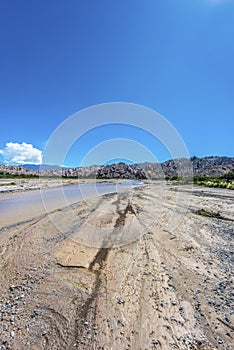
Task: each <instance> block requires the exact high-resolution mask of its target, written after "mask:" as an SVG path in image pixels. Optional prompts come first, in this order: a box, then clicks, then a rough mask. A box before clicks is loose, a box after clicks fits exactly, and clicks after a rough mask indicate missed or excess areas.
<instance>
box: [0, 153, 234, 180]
mask: <svg viewBox="0 0 234 350" xmlns="http://www.w3.org/2000/svg"><path fill="white" fill-rule="evenodd" d="M42 169H43V170H40V175H42V176H64V177H85V178H105V179H157V178H164V177H165V176H176V175H185V176H186V175H191V174H195V175H209V176H219V175H223V174H225V173H228V172H234V157H219V156H211V157H204V158H198V157H192V158H190V159H185V158H178V159H173V160H168V161H166V162H164V163H148V162H146V163H142V164H132V165H128V164H125V163H122V162H121V163H118V164H113V165H105V166H104V165H103V166H98V165H93V166H89V167H82V168H58V167H57V168H56V167H54V168H51V169H47V170H45V168H42ZM1 174H2V175H3V174H12V175H38V174H39V171H38V170H28V169H25V168H24V166H20V167H17V166H7V165H2V164H0V175H1Z"/></svg>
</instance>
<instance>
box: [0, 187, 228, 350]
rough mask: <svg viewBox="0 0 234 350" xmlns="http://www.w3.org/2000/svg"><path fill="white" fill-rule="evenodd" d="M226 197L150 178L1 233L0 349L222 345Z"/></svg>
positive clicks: (225, 192)
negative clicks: (71, 218) (71, 221)
mask: <svg viewBox="0 0 234 350" xmlns="http://www.w3.org/2000/svg"><path fill="white" fill-rule="evenodd" d="M233 198H234V193H233V191H230V190H222V189H219V190H215V191H214V190H211V189H204V188H196V189H195V191H193V189H192V188H191V187H190V186H183V187H170V186H166V187H164V188H162V186H160V185H159V184H149V185H148V186H146V187H144V188H136V189H134V190H132V191H129V192H127V193H122V194H111V195H105V196H103V197H101V198H100V197H99V198H96V199H92V200H91V201H89V202H83V201H80V202H79V203H77V204H76V205H73V206H72V209H73V213H74V215H75V216H76V217H77V221H76V225H75V226H74V227H73V229H72V230H71V229H69V231H67V232H66V231H64V232H62V233H61V232H59V230H58V227H55V225H54V224H53V223H55V222H56V223H59V222H61V223H64V222H66V220H69V215H70V214H69V213H68V212H66V211H67V209H64V210H63V211H61V210H60V211H57V212H54V213H53V214H51V215H50V216H45V217H43V218H40V219H37V220H31V221H30V222H27V223H24V224H21V225H18V226H17V225H16V226H15V227H11V228H6V229H3V230H2V231H1V234H0V269H1V276H0V281H1V286H0V290H1V299H0V311H1V313H0V317H1V326H0V345H1V346H2V349H15V350H21V349H33V350H34V349H35V350H37V349H38V350H39V349H48V350H49V349H69V350H70V349H99V350H101V349H102V350H103V349H104V350H109V349H113V350H122V349H123V350H125V349H131V350H146V349H147V350H150V349H163V350H164V349H165V350H169V349H194V350H195V349H203V350H205V349H207V350H208V349H225V350H226V349H229V350H231V349H232V348H234V291H233V282H234V280H233V277H234V271H233V264H234V250H233V235H234V233H233V219H234V202H233ZM217 212H218V213H219V216H218V217H217V216H216V217H215V214H217ZM63 227H64V226H63ZM69 227H70V226H69ZM87 243H89V245H90V246H89V247H88V246H87Z"/></svg>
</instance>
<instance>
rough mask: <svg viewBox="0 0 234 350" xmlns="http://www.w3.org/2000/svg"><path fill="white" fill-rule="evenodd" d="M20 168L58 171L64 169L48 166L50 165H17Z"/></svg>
mask: <svg viewBox="0 0 234 350" xmlns="http://www.w3.org/2000/svg"><path fill="white" fill-rule="evenodd" d="M19 166H20V167H21V168H24V169H27V170H35V171H39V170H45V171H46V170H58V169H63V168H64V167H62V166H59V165H50V164H41V165H40V164H21V165H19Z"/></svg>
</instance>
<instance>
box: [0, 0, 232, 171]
mask: <svg viewBox="0 0 234 350" xmlns="http://www.w3.org/2000/svg"><path fill="white" fill-rule="evenodd" d="M233 19H234V1H232V0H230V1H229V0H193V1H192V0H191V1H189V0H145V1H143V0H141V1H140V0H119V1H111V0H92V1H91V0H85V1H81V0H69V1H65V0H40V1H32V0H20V1H18V0H11V1H9V0H1V1H0V45H1V46H0V47H1V54H0V115H1V129H0V149H1V152H0V153H1V154H0V162H3V161H4V152H5V158H6V157H7V156H6V153H7V152H6V148H5V147H6V146H5V145H6V144H7V143H9V142H12V143H13V144H14V143H19V144H21V143H22V142H24V143H25V144H32V145H33V147H34V148H36V149H39V150H43V148H44V146H45V144H46V142H47V140H48V138H49V137H50V134H51V133H52V132H53V130H54V129H55V128H56V127H57V126H58V125H59V124H60V123H61V122H62V121H63V120H64V119H66V118H67V117H68V116H70V115H71V114H73V113H75V112H77V111H78V110H80V109H83V108H85V107H89V106H91V105H94V104H99V103H103V102H111V101H123V102H132V103H137V104H141V105H144V106H147V107H149V108H152V109H154V110H156V111H158V112H159V113H160V114H162V115H163V116H164V117H165V118H167V119H168V120H169V121H170V122H171V123H172V124H173V125H174V127H175V128H176V129H177V130H178V132H179V133H180V135H181V137H182V138H183V139H184V141H185V143H186V145H187V147H188V149H189V152H190V154H191V155H197V156H206V155H228V156H233V153H234V152H233V130H234V20H233ZM107 131H108V132H107ZM122 134H124V137H128V135H127V129H126V130H120V129H118V128H117V129H116V128H115V129H113V130H111V129H108V130H107V129H106V131H104V130H99V131H98V130H96V131H95V132H93V133H92V132H91V133H88V134H87V135H85V136H84V137H83V138H82V140H80V143H79V144H77V145H75V147H74V152H73V153H72V152H71V154H70V156H69V159H68V160H67V164H66V165H79V164H78V163H79V162H80V160H81V159H82V158H83V157H84V156H85V154H86V153H87V152H88V151H89V149H90V148H92V147H93V146H94V144H95V141H96V140H98V141H97V142H101V141H105V140H107V139H108V138H111V137H118V136H119V137H120V136H122ZM130 134H131V135H132V134H134V135H135V139H136V141H138V142H143V143H145V145H146V146H147V147H149V148H150V149H151V151H152V152H154V153H155V154H156V157H157V158H158V159H159V160H160V161H162V160H166V158H168V154H167V153H166V152H165V151H163V150H162V149H161V150H160V147H158V146H157V141H155V140H153V139H151V138H150V136H149V135H148V136H147V135H145V134H144V135H143V134H142V133H141V132H139V133H138V132H134V133H132V132H131V131H130ZM157 147H158V148H157ZM8 148H9V147H8ZM13 148H14V147H13V146H12V144H11V149H8V151H9V152H14V150H13ZM4 149H5V151H4ZM8 156H9V157H8V161H11V159H13V157H12V158H11V159H10V157H11V156H12V154H10V155H9V154H8ZM22 159H25V160H27V157H25V158H22ZM142 161H144V159H142Z"/></svg>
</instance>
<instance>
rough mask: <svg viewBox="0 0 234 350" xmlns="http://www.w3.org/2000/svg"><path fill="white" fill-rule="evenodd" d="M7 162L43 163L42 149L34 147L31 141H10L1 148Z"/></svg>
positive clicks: (0, 151) (0, 152)
mask: <svg viewBox="0 0 234 350" xmlns="http://www.w3.org/2000/svg"><path fill="white" fill-rule="evenodd" d="M0 154H2V156H3V159H4V162H5V163H6V164H27V163H29V164H41V162H42V151H40V150H39V149H37V148H34V147H33V145H31V144H30V143H26V142H22V143H17V142H8V143H7V144H6V146H5V148H3V149H2V150H0Z"/></svg>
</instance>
